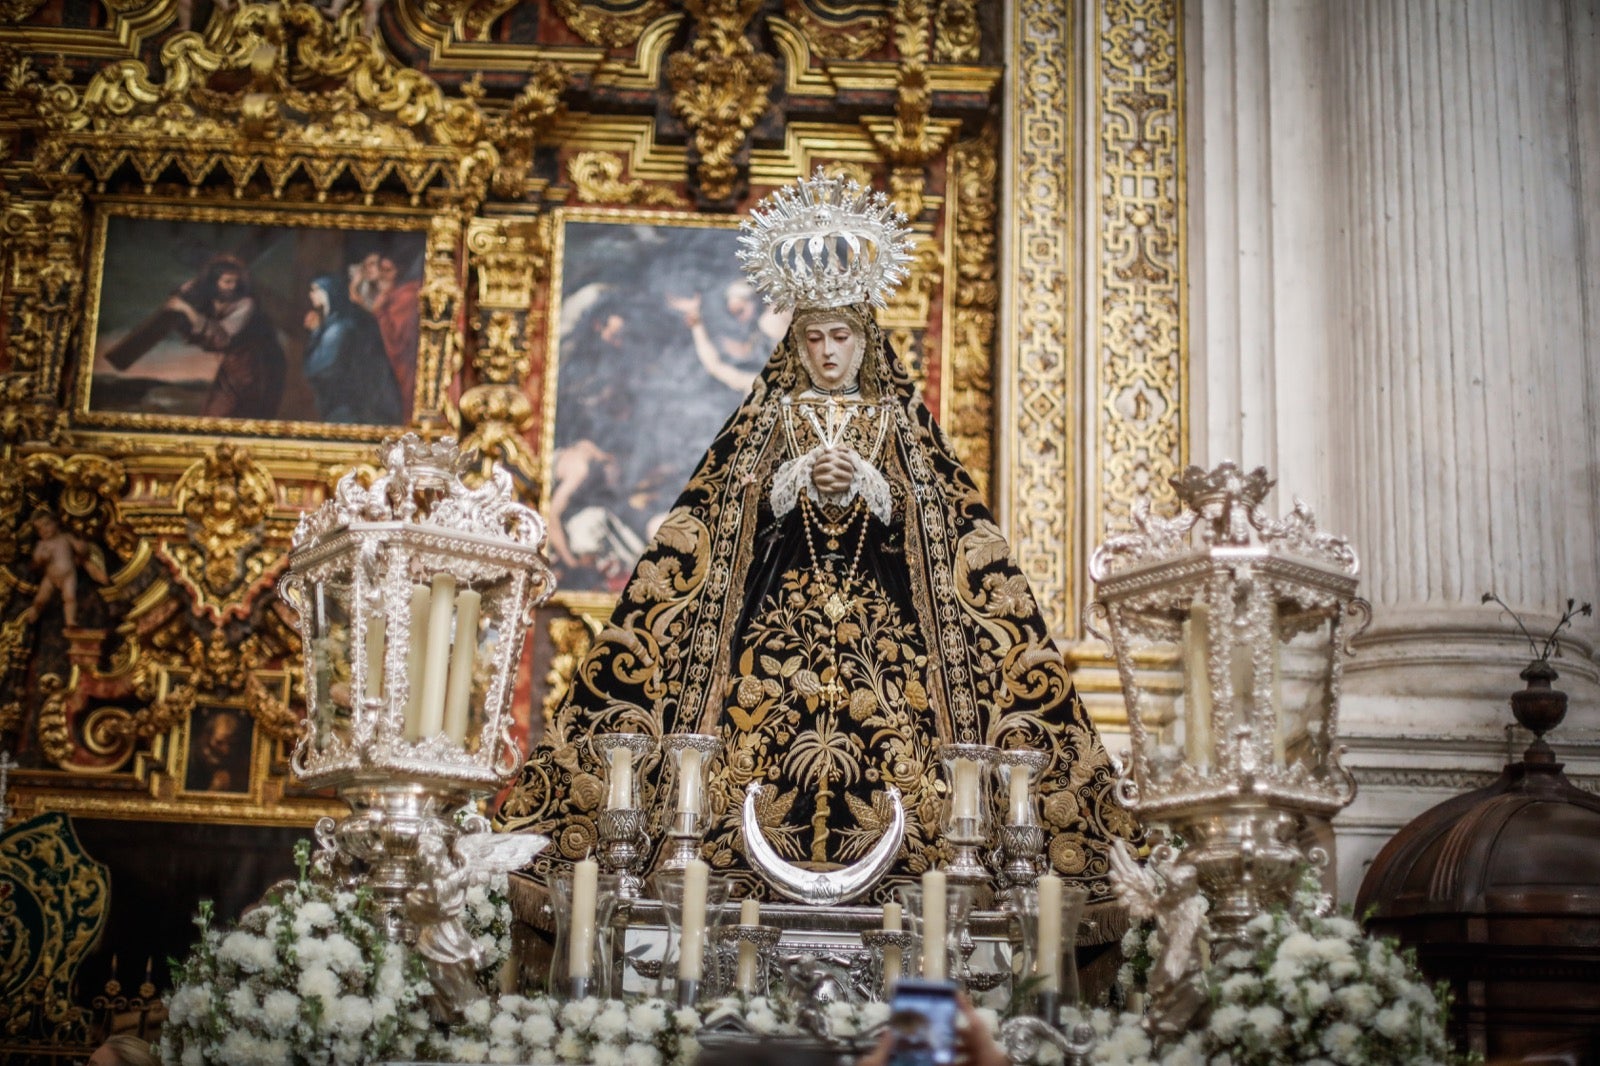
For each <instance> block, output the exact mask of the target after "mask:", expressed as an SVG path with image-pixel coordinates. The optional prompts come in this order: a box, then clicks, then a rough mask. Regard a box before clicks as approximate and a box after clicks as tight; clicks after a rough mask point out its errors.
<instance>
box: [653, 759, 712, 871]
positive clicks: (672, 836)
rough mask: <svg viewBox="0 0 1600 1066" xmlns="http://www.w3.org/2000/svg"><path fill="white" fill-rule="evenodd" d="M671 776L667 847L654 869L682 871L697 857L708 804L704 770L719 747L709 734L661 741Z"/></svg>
mask: <svg viewBox="0 0 1600 1066" xmlns="http://www.w3.org/2000/svg"><path fill="white" fill-rule="evenodd" d="M661 747H662V750H664V751H665V752H666V753H667V756H668V763H669V766H670V767H671V771H670V772H671V776H670V780H669V782H668V784H667V787H668V788H669V789H670V791H669V792H668V793H667V794H668V795H670V796H672V797H673V799H672V807H671V811H672V814H671V816H670V817H669V819H668V821H667V840H668V844H667V847H666V849H665V853H664V855H663V856H662V859H661V862H660V864H659V866H658V867H657V869H660V870H682V869H683V868H684V866H686V865H687V864H688V863H689V861H690V860H691V859H698V858H699V857H700V840H701V838H702V837H704V836H705V831H706V817H707V815H708V814H709V812H710V804H709V801H708V799H707V796H706V787H705V779H706V767H707V765H708V764H709V763H710V762H711V760H712V759H713V758H715V757H716V754H717V752H718V751H719V750H721V748H722V741H721V740H719V739H718V738H716V737H715V736H712V735H710V734H709V733H670V734H668V735H667V736H665V737H662V738H661Z"/></svg>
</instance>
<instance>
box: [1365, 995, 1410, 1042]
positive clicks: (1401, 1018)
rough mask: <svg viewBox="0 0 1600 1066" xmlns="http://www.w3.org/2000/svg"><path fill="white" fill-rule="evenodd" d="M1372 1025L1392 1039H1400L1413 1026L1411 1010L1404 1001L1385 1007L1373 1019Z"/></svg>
mask: <svg viewBox="0 0 1600 1066" xmlns="http://www.w3.org/2000/svg"><path fill="white" fill-rule="evenodd" d="M1372 1027H1373V1028H1374V1029H1376V1030H1378V1032H1380V1033H1382V1034H1383V1035H1384V1036H1386V1037H1388V1038H1389V1039H1390V1040H1395V1039H1398V1038H1399V1037H1400V1036H1401V1035H1402V1034H1404V1033H1405V1032H1407V1031H1408V1030H1410V1028H1411V1012H1410V1011H1409V1010H1407V1009H1406V1006H1405V1004H1404V1003H1396V1004H1394V1005H1393V1006H1389V1007H1385V1008H1383V1009H1382V1010H1380V1011H1379V1012H1378V1015H1377V1017H1375V1018H1373V1019H1372Z"/></svg>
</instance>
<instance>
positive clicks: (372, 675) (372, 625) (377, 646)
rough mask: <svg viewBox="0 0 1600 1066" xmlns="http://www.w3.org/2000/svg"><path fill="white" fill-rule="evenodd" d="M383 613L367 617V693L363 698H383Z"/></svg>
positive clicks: (378, 612)
mask: <svg viewBox="0 0 1600 1066" xmlns="http://www.w3.org/2000/svg"><path fill="white" fill-rule="evenodd" d="M383 649H384V637H383V612H382V611H373V612H372V613H371V614H369V615H368V616H367V691H366V695H365V698H366V699H369V700H377V699H382V698H383Z"/></svg>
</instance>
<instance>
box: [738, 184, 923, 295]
mask: <svg viewBox="0 0 1600 1066" xmlns="http://www.w3.org/2000/svg"><path fill="white" fill-rule="evenodd" d="M913 242H914V238H913V236H912V233H911V229H910V227H909V226H908V225H907V222H906V216H905V215H903V214H901V213H900V212H899V211H896V210H895V209H894V207H893V206H891V205H890V203H889V200H888V198H887V197H885V196H884V195H883V193H881V192H873V191H872V190H871V189H865V188H862V187H861V186H860V185H859V184H857V183H856V182H854V181H846V180H845V179H843V178H830V177H828V176H827V175H826V174H825V173H823V171H822V168H821V167H818V168H817V172H816V173H815V174H814V175H812V177H810V178H809V179H807V178H801V179H800V180H799V181H797V182H795V184H793V185H785V186H784V187H783V188H781V189H778V190H777V191H776V192H774V193H772V195H770V196H768V197H767V198H766V199H764V200H762V201H761V202H760V203H759V204H757V205H756V206H755V208H754V209H753V210H752V211H751V212H750V217H749V218H747V219H745V220H744V222H743V223H741V224H740V226H739V261H740V262H741V263H742V264H743V265H744V269H745V273H746V274H747V275H749V278H750V283H751V284H752V285H754V286H755V287H756V288H758V289H760V290H761V292H762V293H763V294H765V296H766V298H767V302H768V303H769V304H771V305H772V306H773V307H775V308H777V309H778V310H788V309H790V308H794V307H846V306H849V305H850V304H858V303H871V304H872V305H873V306H874V307H884V306H886V302H887V299H888V296H889V294H890V293H891V292H893V291H894V290H895V288H896V287H897V286H898V285H899V284H900V283H901V282H902V281H904V280H905V279H906V267H907V264H909V263H910V262H911V248H912V244H913Z"/></svg>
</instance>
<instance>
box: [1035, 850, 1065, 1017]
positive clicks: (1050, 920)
mask: <svg viewBox="0 0 1600 1066" xmlns="http://www.w3.org/2000/svg"><path fill="white" fill-rule="evenodd" d="M1034 970H1035V972H1036V973H1037V975H1038V978H1039V991H1041V992H1054V991H1056V990H1057V989H1059V988H1060V987H1061V878H1059V877H1057V876H1056V875H1055V874H1045V875H1043V876H1042V877H1040V878H1039V957H1038V958H1037V959H1036V960H1035V961H1034Z"/></svg>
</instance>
